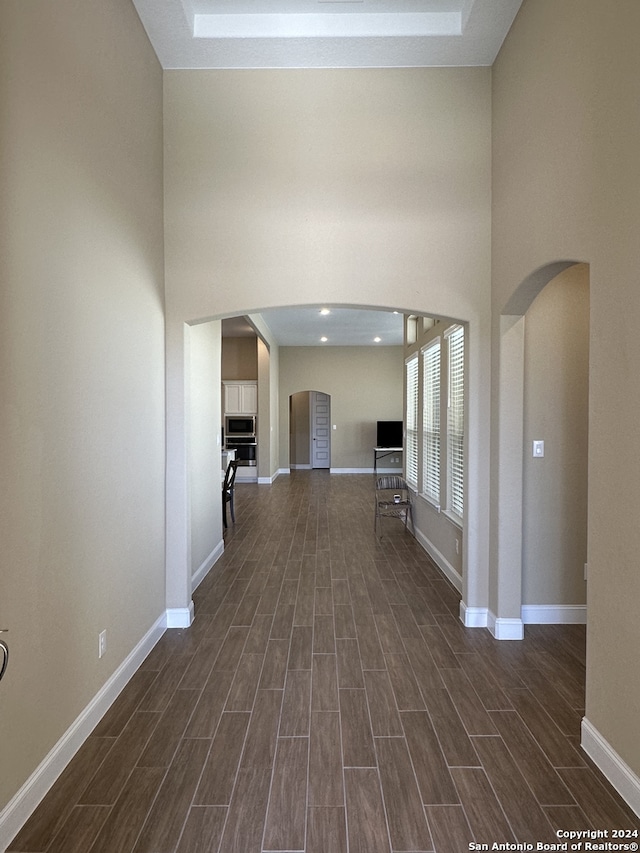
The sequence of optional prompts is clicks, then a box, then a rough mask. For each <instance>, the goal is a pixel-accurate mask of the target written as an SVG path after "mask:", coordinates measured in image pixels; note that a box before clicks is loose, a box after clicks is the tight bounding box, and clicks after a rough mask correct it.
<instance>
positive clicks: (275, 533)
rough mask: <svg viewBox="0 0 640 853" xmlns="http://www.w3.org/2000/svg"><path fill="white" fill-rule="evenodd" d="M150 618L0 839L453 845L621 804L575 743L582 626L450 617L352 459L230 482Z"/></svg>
mask: <svg viewBox="0 0 640 853" xmlns="http://www.w3.org/2000/svg"><path fill="white" fill-rule="evenodd" d="M236 495H237V496H236V519H237V522H236V524H235V525H233V526H231V527H230V528H229V529H228V531H227V534H226V549H225V553H224V556H223V558H222V559H221V560H220V561H219V562H218V564H217V565H216V566H215V567H214V569H213V570H212V571H211V572H210V574H209V575H208V577H207V578H206V579H205V580H204V581H203V583H202V584H201V586H200V588H199V589H198V590H197V591H196V592H195V594H194V600H195V606H196V619H195V622H194V624H193V625H192V626H191V628H189V629H186V630H171V631H167V633H166V634H165V635H164V636H163V637H162V639H161V640H160V642H159V643H158V645H157V646H156V648H155V649H154V650H153V652H152V653H151V654H150V655H149V657H148V658H147V660H146V661H145V663H144V664H143V665H142V667H141V668H140V670H139V671H138V672H137V673H136V675H135V676H134V678H133V679H132V680H131V682H130V683H129V684H128V685H127V687H126V688H125V690H124V691H123V693H122V694H121V695H120V697H119V698H118V699H117V700H116V702H115V704H114V705H113V706H112V708H111V709H110V710H109V712H108V713H107V715H106V716H105V718H104V719H103V720H102V721H101V723H100V724H99V725H98V726H97V728H96V729H95V730H94V732H93V734H92V735H91V737H89V738H88V740H87V741H86V743H85V744H84V745H83V747H82V748H81V750H80V751H79V753H78V755H77V756H76V757H75V759H74V760H73V761H72V762H71V764H70V765H69V767H68V768H67V769H66V770H65V772H64V773H63V774H62V776H61V777H60V779H59V780H58V782H57V783H56V785H55V786H54V787H53V789H52V790H51V791H50V793H49V794H48V795H47V797H46V798H45V800H44V801H43V802H42V804H41V805H40V806H39V807H38V809H37V810H36V812H35V813H34V815H33V816H32V817H31V819H30V820H29V822H28V823H27V824H26V825H25V827H24V828H23V829H22V831H21V832H20V833H19V834H18V836H17V837H16V838H15V839H14V841H13V843H12V844H11V845H10V847H9V851H11V853H18V852H19V853H231V851H238V853H262V851H306V853H391V851H393V853H396V851H436V853H461V851H465V850H468V849H469V842H470V841H475V842H477V843H486V844H489V845H491V844H492V843H494V842H533V843H535V842H549V843H553V842H554V841H557V838H556V836H555V831H556V829H558V828H560V829H610V830H611V829H614V828H638V827H639V826H640V821H639V820H638V818H637V817H635V816H634V815H633V813H632V812H631V810H630V809H629V808H628V807H627V806H626V805H625V804H624V802H623V801H622V800H621V799H620V798H619V797H618V795H617V794H616V793H615V792H614V791H613V789H612V788H611V787H610V786H609V785H608V783H607V782H606V781H605V780H604V779H603V777H602V776H601V775H600V773H599V772H598V770H597V769H596V768H595V767H594V766H593V765H592V764H591V762H590V761H589V759H588V758H587V757H586V756H585V755H584V754H583V753H582V752H581V750H580V747H579V737H580V720H581V717H582V715H583V713H584V709H583V701H584V699H583V694H584V674H585V663H584V646H585V635H584V628H583V627H581V626H529V627H527V630H526V636H525V639H524V640H523V641H522V642H498V641H496V640H494V639H493V638H492V637H491V635H490V634H489V632H488V631H486V630H484V629H465V628H464V627H463V626H462V624H461V623H460V621H459V618H458V608H459V596H458V594H457V593H456V591H455V590H454V589H453V588H452V587H451V586H450V585H449V583H448V582H447V581H446V580H445V579H444V578H443V576H442V575H441V574H440V572H439V571H438V570H437V569H436V568H435V567H434V565H433V564H432V563H431V561H430V560H429V558H428V557H427V556H426V554H425V553H424V551H423V550H422V549H421V548H420V547H419V546H418V545H417V543H416V541H415V540H414V539H413V538H412V537H411V536H410V535H408V534H405V533H404V531H403V530H402V527H401V526H400V523H399V522H398V521H397V520H394V519H385V520H384V522H383V523H384V530H383V532H384V535H383V537H382V538H380V539H378V538H376V536H375V535H374V531H373V478H372V477H370V476H365V475H362V476H360V475H338V476H336V475H334V476H330V475H329V474H328V473H327V472H324V471H314V472H310V471H307V472H295V473H292V475H291V476H290V477H281V478H279V479H278V480H277V481H276V483H275V484H274V485H273V486H270V487H269V486H257V485H250V484H241V485H239V486H238V488H237V492H236Z"/></svg>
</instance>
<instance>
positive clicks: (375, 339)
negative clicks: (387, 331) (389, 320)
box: [373, 338, 382, 344]
mask: <svg viewBox="0 0 640 853" xmlns="http://www.w3.org/2000/svg"><path fill="white" fill-rule="evenodd" d="M373 340H374V341H375V342H376V343H377V344H379V343H380V341H381V340H382V338H374V339H373Z"/></svg>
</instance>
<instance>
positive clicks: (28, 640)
mask: <svg viewBox="0 0 640 853" xmlns="http://www.w3.org/2000/svg"><path fill="white" fill-rule="evenodd" d="M98 39H99V44H100V49H96V46H97V43H98ZM0 108H1V111H2V120H1V121H0V148H1V151H2V154H1V156H0V222H1V223H2V224H1V225H0V281H1V282H2V285H1V290H2V295H1V296H0V300H1V305H2V307H1V310H0V395H1V398H2V406H0V445H1V446H2V454H1V455H0V469H1V470H0V481H1V482H2V490H1V497H0V507H1V508H0V541H1V542H2V551H1V556H0V560H1V562H2V565H1V567H0V623H1V624H0V627H2V628H8V629H9V630H10V633H9V635H8V641H9V646H10V649H11V660H10V664H9V669H8V671H7V674H6V676H5V678H4V680H3V682H2V685H1V688H0V767H1V768H2V771H1V772H0V807H2V806H4V805H5V804H6V803H7V801H8V800H9V799H10V798H11V797H12V796H13V795H14V794H15V793H16V791H17V790H18V789H19V788H20V787H21V786H22V785H23V784H24V782H25V781H26V779H27V778H28V777H29V776H30V774H31V773H32V772H33V771H34V770H35V769H36V767H37V766H38V765H39V763H40V762H41V761H42V760H43V759H44V758H45V756H46V755H47V753H48V752H49V750H50V749H51V748H52V747H53V746H54V744H56V743H57V741H58V740H59V739H60V738H61V737H62V735H63V734H64V732H65V731H66V730H67V728H68V727H69V726H70V725H71V724H72V723H73V722H74V721H75V720H76V718H77V717H78V715H79V714H80V712H81V711H83V710H84V709H85V707H86V706H87V705H88V703H89V702H90V700H92V699H93V697H94V696H95V695H96V694H97V693H98V691H99V690H100V688H101V687H102V686H103V685H104V683H105V682H106V681H107V679H108V678H109V677H110V676H111V675H112V674H113V672H114V670H116V668H117V667H118V666H119V665H120V664H121V663H122V661H123V659H124V658H125V657H126V656H127V655H128V654H129V653H130V652H131V650H132V648H133V647H134V646H135V645H136V644H137V643H138V642H139V641H140V639H141V638H142V637H143V635H144V634H145V633H146V632H147V631H148V630H149V628H150V627H151V626H152V625H153V623H154V622H155V621H156V620H157V619H158V618H159V617H160V616H161V614H162V613H163V611H164V606H165V579H164V456H165V448H164V425H163V419H164V369H163V368H164V359H163V347H164V339H163V333H164V328H163V249H162V238H163V232H162V204H163V191H162V76H161V70H160V67H159V65H158V63H157V61H156V58H155V56H154V55H153V52H152V51H151V48H150V47H149V44H148V42H147V39H146V36H145V34H144V31H143V29H142V26H141V25H140V22H139V20H138V18H137V17H136V14H135V12H134V10H133V7H132V5H131V3H130V2H129V0H113V2H109V3H102V2H97V0H87V2H83V3H77V2H72V0H59V2H56V3H55V4H51V3H46V2H27V3H25V2H23V0H4V2H2V4H0ZM104 629H106V630H107V632H108V635H107V643H108V648H107V653H106V655H105V656H104V657H103V658H102V659H101V660H98V634H99V632H100V631H102V630H104Z"/></svg>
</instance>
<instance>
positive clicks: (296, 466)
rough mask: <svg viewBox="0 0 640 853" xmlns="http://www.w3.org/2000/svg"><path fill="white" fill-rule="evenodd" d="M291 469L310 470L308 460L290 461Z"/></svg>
mask: <svg viewBox="0 0 640 853" xmlns="http://www.w3.org/2000/svg"><path fill="white" fill-rule="evenodd" d="M291 470H292V471H310V470H311V463H309V462H304V463H297V462H292V463H291Z"/></svg>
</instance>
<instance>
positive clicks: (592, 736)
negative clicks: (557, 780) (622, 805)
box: [581, 717, 640, 817]
mask: <svg viewBox="0 0 640 853" xmlns="http://www.w3.org/2000/svg"><path fill="white" fill-rule="evenodd" d="M581 745H582V748H583V749H584V751H585V752H586V753H587V755H588V756H589V758H590V759H591V760H592V761H593V762H594V763H595V764H596V765H597V767H598V768H599V769H600V770H601V771H602V773H603V774H604V776H606V778H607V779H608V780H609V782H611V784H612V785H613V787H614V788H615V789H616V791H617V792H618V793H619V794H620V796H621V797H622V799H623V800H624V801H625V802H626V803H628V804H629V806H630V808H632V809H633V811H634V812H635V813H636V814H637V815H638V817H640V777H638V776H637V775H636V774H635V773H634V772H633V770H632V769H631V768H630V767H629V765H628V764H626V763H625V762H624V761H623V760H622V758H620V756H619V755H618V753H617V752H616V751H615V750H614V749H613V748H612V747H611V745H610V744H609V742H608V741H606V740H605V739H604V738H603V737H602V735H601V734H600V732H599V731H598V730H597V729H596V727H595V726H594V725H592V724H591V723H590V722H589V720H587V718H586V717H583V718H582V738H581Z"/></svg>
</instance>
